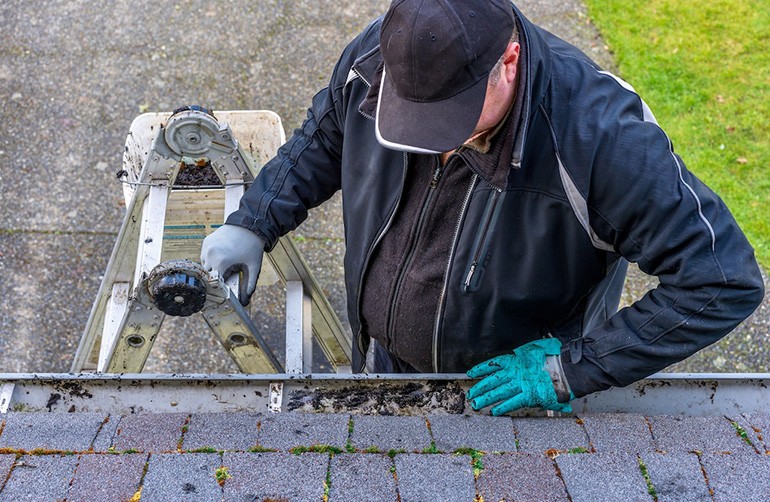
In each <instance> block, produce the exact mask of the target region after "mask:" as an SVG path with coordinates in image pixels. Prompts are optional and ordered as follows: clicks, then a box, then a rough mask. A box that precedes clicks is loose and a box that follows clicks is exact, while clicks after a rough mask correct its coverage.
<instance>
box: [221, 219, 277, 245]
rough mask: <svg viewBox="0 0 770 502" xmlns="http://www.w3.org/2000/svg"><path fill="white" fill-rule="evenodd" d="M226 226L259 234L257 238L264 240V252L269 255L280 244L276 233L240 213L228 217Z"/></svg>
mask: <svg viewBox="0 0 770 502" xmlns="http://www.w3.org/2000/svg"><path fill="white" fill-rule="evenodd" d="M225 225H236V226H239V227H243V228H245V229H247V230H251V231H252V232H254V233H255V234H257V236H258V237H259V238H260V239H262V241H264V243H265V249H264V250H265V252H268V253H269V252H270V251H272V250H273V248H274V247H275V245H276V244H277V243H278V237H280V236H279V235H278V234H277V233H276V232H270V231H269V230H267V228H266V227H267V225H264V224H262V225H261V224H260V221H259V220H255V219H254V218H253V217H248V216H246V217H244V216H241V215H239V214H238V211H236V212H234V213H232V214H231V215H230V216H228V217H227V221H225Z"/></svg>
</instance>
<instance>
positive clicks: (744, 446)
mask: <svg viewBox="0 0 770 502" xmlns="http://www.w3.org/2000/svg"><path fill="white" fill-rule="evenodd" d="M0 424H2V425H0V430H1V431H2V432H1V433H0V500H3V501H5V500H8V501H11V500H13V501H20V500H64V499H66V500H67V501H75V500H88V501H96V500H128V499H131V497H133V496H134V495H135V494H137V493H140V494H141V500H142V501H154V500H161V501H166V500H259V501H266V500H272V501H278V500H286V501H288V500H291V501H292V502H294V501H311V500H312V501H320V500H330V501H337V500H350V501H360V500H367V501H374V500H383V501H396V500H400V501H402V502H409V501H419V500H423V501H427V500H442V501H466V502H470V501H478V500H486V501H493V500H494V501H497V500H564V501H567V500H572V501H573V502H577V501H592V502H596V501H601V500H624V501H632V500H633V501H653V500H656V499H655V498H654V496H657V497H658V498H657V500H687V501H696V500H715V501H728V500H741V501H743V502H749V501H766V500H768V499H770V481H768V480H770V457H768V455H767V454H768V453H770V443H768V442H767V440H766V439H764V437H767V436H768V434H767V432H766V431H767V430H768V427H770V415H767V414H758V415H757V414H755V415H749V416H743V415H740V414H736V416H733V417H724V416H698V417H671V416H643V415H631V414H622V415H615V414H600V415H586V416H582V417H572V418H551V419H547V418H539V419H538V418H510V417H504V418H496V417H489V416H478V415H476V416H468V415H427V416H379V415H377V416H366V415H347V414H321V415H316V414H310V415H308V414H302V413H291V412H289V413H282V414H275V415H262V414H259V413H227V414H217V413H214V414H192V415H187V414H181V413H176V414H135V415H125V416H121V415H109V414H101V413H45V412H43V413H28V412H9V413H8V414H7V415H6V416H4V417H3V416H2V415H0ZM739 432H740V433H742V434H743V435H744V436H745V439H744V438H742V437H740V436H739V434H738V433H739ZM763 434H764V436H763ZM106 479H109V482H106V481H105V480H106ZM326 497H328V498H326ZM132 500H136V499H132Z"/></svg>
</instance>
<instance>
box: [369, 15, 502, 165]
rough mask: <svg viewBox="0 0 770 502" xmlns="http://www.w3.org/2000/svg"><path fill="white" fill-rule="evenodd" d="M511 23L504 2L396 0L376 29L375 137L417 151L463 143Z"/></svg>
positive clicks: (476, 117) (385, 143)
mask: <svg viewBox="0 0 770 502" xmlns="http://www.w3.org/2000/svg"><path fill="white" fill-rule="evenodd" d="M514 25H515V20H514V14H513V7H512V6H511V3H510V1H509V0H395V1H394V2H393V3H392V4H391V6H390V8H389V9H388V12H387V13H386V14H385V19H384V20H383V22H382V29H381V33H380V52H381V53H382V58H383V60H384V62H385V65H384V70H383V73H382V82H381V84H380V94H379V97H378V99H377V118H376V133H377V140H378V141H379V142H380V143H381V144H382V145H383V146H386V147H388V148H394V149H397V150H406V151H413V152H418V153H440V152H447V151H450V150H453V149H455V148H457V147H458V146H460V145H462V144H463V142H465V140H467V139H468V137H470V135H471V133H472V132H473V130H474V129H475V127H476V124H477V123H478V120H479V117H480V116H481V110H482V108H483V106H484V99H485V97H486V90H487V81H488V80H489V73H490V71H491V70H492V68H493V67H494V66H495V63H496V62H497V60H498V59H500V56H502V54H503V52H505V49H506V47H507V46H508V42H509V41H510V39H511V35H512V33H513V28H514Z"/></svg>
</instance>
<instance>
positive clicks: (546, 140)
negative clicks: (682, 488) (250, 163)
mask: <svg viewBox="0 0 770 502" xmlns="http://www.w3.org/2000/svg"><path fill="white" fill-rule="evenodd" d="M516 13H517V15H518V16H519V19H520V22H521V26H522V28H523V30H522V33H521V36H522V37H524V40H523V42H524V43H523V44H522V47H523V48H524V50H526V51H527V53H526V55H525V58H524V60H525V61H526V67H525V68H522V69H521V70H520V75H522V76H523V78H524V79H525V82H524V89H523V92H525V93H526V94H525V100H524V109H523V111H522V118H521V122H520V124H519V134H518V136H517V138H516V141H515V147H514V152H513V155H512V159H511V163H512V166H513V168H512V169H511V171H510V173H509V175H508V179H507V183H504V184H501V185H504V186H496V185H494V184H493V183H492V180H487V179H484V178H483V176H480V175H476V176H474V178H473V181H472V183H471V184H470V185H469V186H468V187H466V188H465V189H464V190H463V192H464V194H465V198H464V200H463V201H462V202H461V203H462V205H463V206H462V211H461V217H460V220H459V221H458V224H457V231H456V236H455V238H454V243H453V247H452V250H451V255H450V256H451V257H450V260H449V263H447V273H446V279H445V284H444V286H443V293H442V296H441V298H440V299H439V301H440V306H439V314H438V316H437V319H436V321H435V330H434V333H433V345H434V351H433V359H434V363H433V366H434V371H437V372H459V371H465V370H467V369H468V368H469V367H471V366H472V365H473V364H476V363H478V362H480V361H482V360H484V359H486V358H488V357H491V356H494V355H497V354H500V353H504V352H509V351H510V350H512V349H513V348H515V347H516V346H518V345H521V344H522V343H526V342H528V341H531V340H533V339H536V338H540V337H543V336H546V335H548V334H549V333H550V334H553V335H555V336H558V337H559V338H560V339H562V341H563V342H564V352H563V356H562V361H563V364H564V371H565V373H566V376H567V379H568V381H569V383H570V386H571V388H572V390H573V392H574V393H575V395H576V396H582V395H585V394H587V393H590V392H593V391H597V390H602V389H605V388H608V387H610V386H622V385H627V384H629V383H631V382H634V381H636V380H638V379H640V378H643V377H645V376H647V375H649V374H651V373H653V372H655V371H658V370H660V369H662V368H664V367H666V366H668V365H670V364H672V363H674V362H677V361H679V360H682V359H684V358H686V357H687V356H689V355H691V354H693V353H694V352H696V351H697V350H699V349H701V348H703V347H705V346H707V345H709V344H711V343H713V342H715V341H717V340H718V339H720V338H721V337H722V336H724V335H725V334H727V333H728V332H730V331H731V330H732V329H733V328H734V327H735V326H736V325H737V324H738V323H739V322H740V321H742V320H743V319H745V318H746V317H747V316H748V315H749V314H750V313H751V312H752V311H753V310H754V309H755V308H756V307H757V305H758V304H759V303H760V302H761V300H762V298H763V294H764V293H763V285H762V279H761V276H760V273H759V269H758V266H757V264H756V261H755V259H754V253H753V250H752V248H751V246H750V245H749V243H748V242H747V240H746V238H745V237H744V235H743V233H742V232H741V230H740V229H739V228H738V225H737V224H736V222H735V221H734V219H733V217H732V216H731V214H730V212H729V211H728V209H727V208H726V207H725V205H724V203H723V202H722V201H721V200H720V198H719V197H718V196H717V195H716V194H714V193H713V192H712V191H711V190H709V189H708V187H706V186H705V185H704V184H703V183H702V182H701V181H699V180H698V179H697V178H696V177H695V176H694V175H693V174H692V173H690V172H689V171H688V170H687V169H686V168H685V166H684V164H683V162H682V160H681V159H680V158H679V157H678V156H677V155H676V154H675V153H674V151H673V147H672V145H671V142H670V140H669V138H668V137H667V136H666V134H665V133H664V132H663V131H662V130H661V129H660V127H658V126H657V125H656V123H655V122H654V118H652V115H651V113H650V112H649V109H648V108H647V107H646V105H645V104H644V103H643V102H642V100H641V99H640V98H639V96H638V95H637V94H635V93H634V91H633V90H632V89H630V87H628V86H627V84H625V83H623V82H622V81H619V80H618V79H616V78H615V77H613V76H612V75H610V74H608V73H606V72H603V71H601V70H600V69H599V68H598V67H597V66H596V65H595V63H593V62H592V61H591V60H590V59H589V58H588V57H587V56H585V55H584V54H583V53H582V52H580V51H579V50H578V49H576V48H575V47H573V46H571V45H569V44H567V43H566V42H564V41H562V40H560V39H558V38H557V37H555V36H553V35H551V34H550V33H548V32H546V31H544V30H542V29H541V28H539V27H537V26H535V25H533V24H532V23H530V22H529V21H528V20H527V19H526V18H524V17H523V16H522V15H521V14H520V13H519V12H518V11H516ZM380 22H381V19H378V20H376V21H374V22H373V23H372V24H371V25H370V26H369V27H368V28H367V29H366V30H364V32H363V33H361V34H360V35H359V36H358V37H357V38H356V39H354V40H353V41H352V42H351V43H350V44H349V45H348V47H347V48H346V49H345V51H344V52H343V54H342V56H341V58H340V60H339V61H338V63H337V65H336V67H335V70H334V73H333V75H332V78H331V82H330V84H329V87H328V88H326V89H323V90H322V91H320V92H319V93H318V94H317V95H316V96H315V97H314V98H313V103H312V106H311V108H310V109H309V110H308V117H307V120H306V121H305V122H304V123H303V125H302V127H301V128H300V129H298V130H297V131H295V133H294V135H293V137H292V138H291V139H290V140H289V141H288V142H287V143H286V144H285V145H284V146H283V147H281V149H280V151H279V153H278V155H277V157H276V158H274V159H273V160H272V161H270V162H269V163H268V164H267V165H266V166H265V167H264V169H263V170H262V172H261V173H260V175H259V176H258V177H257V180H256V181H255V182H254V184H253V186H252V187H251V188H250V189H249V190H248V192H247V193H246V195H245V196H244V197H243V199H242V201H241V206H240V209H239V210H238V211H237V212H235V213H233V214H232V215H231V216H230V217H229V218H228V220H227V223H229V224H236V225H240V226H243V227H246V228H249V229H251V230H253V231H255V232H258V233H259V234H261V235H262V236H263V237H264V238H265V239H266V241H267V243H268V244H267V248H268V249H270V248H271V247H272V246H273V245H274V244H275V242H276V240H277V239H278V237H279V236H281V235H283V234H286V233H287V232H289V231H291V230H293V229H294V228H296V227H297V226H298V225H299V224H300V223H301V222H302V221H303V220H304V219H305V218H306V217H307V212H308V209H310V208H312V207H315V206H317V205H319V204H321V203H322V202H324V201H325V200H327V199H328V198H330V197H331V196H332V195H333V194H334V193H335V192H336V191H337V190H340V189H342V197H343V208H344V214H343V217H344V224H345V245H346V253H345V281H346V287H347V292H348V315H349V318H350V323H351V326H352V328H353V332H354V336H355V341H354V345H355V346H356V348H357V349H358V350H359V351H360V352H364V351H365V347H366V345H367V343H368V337H367V336H366V334H365V333H362V332H361V329H360V323H359V309H360V305H359V303H360V298H359V295H360V286H361V283H362V277H363V274H364V273H365V271H366V269H367V265H368V260H369V257H370V256H371V254H372V250H373V248H374V247H375V246H376V245H377V243H378V241H379V240H380V239H381V237H382V235H383V234H384V233H385V232H387V230H388V227H389V223H390V219H391V217H392V215H393V214H394V211H395V208H396V205H397V203H398V200H399V197H400V194H401V192H402V185H403V180H404V175H405V169H406V165H407V157H406V155H407V154H405V153H403V152H399V151H393V150H388V149H386V148H384V147H382V146H381V145H380V144H379V143H378V142H377V140H376V138H375V133H374V118H373V117H372V116H371V115H370V114H368V113H366V112H363V111H362V110H360V109H359V105H360V104H361V103H362V101H363V100H364V98H365V97H366V94H367V90H368V89H369V86H370V83H371V82H372V78H373V76H374V72H375V70H376V68H377V65H378V64H379V62H380V60H381V57H380V53H379V48H378V42H379V28H380ZM520 88H521V86H520ZM498 184H499V183H498ZM499 185H500V184H499ZM621 256H622V257H624V258H626V259H627V260H628V261H630V262H635V263H638V265H639V267H640V268H641V270H643V271H644V272H646V273H648V274H651V275H655V276H657V277H658V278H659V279H660V286H659V287H658V288H656V289H655V290H653V291H650V292H648V293H647V294H646V295H645V296H644V297H643V298H642V299H640V300H639V301H637V302H636V303H634V304H633V305H631V306H629V307H627V308H624V309H622V310H620V311H619V312H618V313H617V314H615V315H614V316H612V317H611V318H610V319H609V320H607V321H606V322H604V323H603V324H600V325H599V326H598V327H595V328H594V329H592V330H590V331H588V332H586V333H581V329H580V326H581V322H580V321H581V316H582V312H583V308H584V306H585V302H586V298H587V297H588V296H589V295H590V293H591V291H592V289H593V288H594V287H596V285H597V284H598V283H599V282H600V281H601V280H602V279H603V278H604V277H605V275H606V273H607V271H608V269H609V268H610V267H612V265H613V264H614V263H615V262H616V260H618V259H619V258H620V257H621ZM354 352H355V351H354ZM360 352H359V353H358V354H357V357H356V358H355V361H354V365H357V366H359V369H360V364H361V363H362V358H361V353H360Z"/></svg>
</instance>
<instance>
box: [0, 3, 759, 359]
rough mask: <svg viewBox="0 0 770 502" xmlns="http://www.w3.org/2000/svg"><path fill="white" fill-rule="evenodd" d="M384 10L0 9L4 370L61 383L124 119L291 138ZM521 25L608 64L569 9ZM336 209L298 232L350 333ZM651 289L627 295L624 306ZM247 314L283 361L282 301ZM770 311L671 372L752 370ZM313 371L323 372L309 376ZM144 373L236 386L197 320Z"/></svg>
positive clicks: (359, 6) (262, 296) (106, 209)
mask: <svg viewBox="0 0 770 502" xmlns="http://www.w3.org/2000/svg"><path fill="white" fill-rule="evenodd" d="M387 4H388V2H387V1H386V0H376V1H371V0H347V1H345V2H342V3H340V2H335V1H331V0H312V1H311V0H305V1H302V0H296V1H289V0H260V1H259V2H253V1H251V2H247V1H243V0H232V1H227V2H204V1H202V0H180V1H178V2H143V1H138V2H137V1H131V2H127V1H116V2H113V1H107V0H96V1H85V0H78V1H66V2H65V1H55V0H48V1H44V2H23V1H20V0H8V1H5V2H3V3H2V4H0V34H1V35H0V102H2V103H3V106H2V107H0V277H2V280H1V281H0V299H1V300H0V371H3V372H40V371H57V372H58V371H67V370H68V369H69V366H70V363H71V361H72V357H73V355H74V353H75V349H76V347H77V344H78V341H79V339H80V335H81V332H82V329H83V327H84V326H85V323H86V319H87V317H88V312H89V310H90V308H91V305H92V303H93V300H94V297H95V295H96V291H97V288H98V285H99V282H100V276H101V274H102V273H103V271H104V269H105V267H106V264H107V259H108V257H109V254H110V251H111V249H112V246H113V243H114V240H115V237H116V233H117V230H118V229H119V227H120V223H121V221H122V217H123V212H124V205H123V200H122V191H121V187H120V185H119V184H118V182H117V181H116V179H115V172H116V171H118V170H119V169H121V167H122V166H121V156H122V151H123V144H124V142H125V136H126V133H127V131H128V127H129V125H130V123H131V121H132V120H133V118H134V117H136V116H137V115H139V114H140V113H142V112H144V111H169V110H172V109H174V108H175V107H178V106H180V105H184V104H196V103H197V104H202V105H205V106H207V107H210V108H213V109H214V110H217V109H219V110H226V109H271V110H274V111H276V112H277V113H278V114H279V115H280V116H281V117H282V118H283V121H284V127H285V129H286V130H287V132H291V130H293V129H294V128H295V127H297V126H299V124H300V123H301V120H302V118H303V117H304V115H305V109H306V106H307V104H308V103H309V101H310V98H311V97H312V95H313V94H314V93H315V92H316V91H317V90H318V89H319V88H321V87H322V86H323V85H325V83H326V81H327V79H328V76H329V74H330V72H331V69H332V67H333V65H334V62H335V61H336V58H337V55H338V54H339V52H340V51H341V49H342V48H343V47H344V45H345V44H346V42H347V41H348V40H350V39H351V38H352V37H353V36H354V35H355V34H357V33H358V32H359V31H360V30H361V29H362V28H363V27H364V26H365V25H366V24H367V23H368V22H369V21H370V20H371V19H372V18H374V17H376V16H377V15H378V14H380V13H382V12H384V10H385V9H386V7H387ZM519 5H520V7H521V9H522V11H523V12H524V13H525V14H526V15H528V16H529V17H530V18H532V19H533V20H534V21H536V22H539V23H541V24H543V25H544V26H545V27H547V28H548V29H550V30H552V31H554V32H555V33H557V34H560V35H562V36H564V37H565V38H567V39H568V40H570V41H573V42H574V43H576V44H577V45H578V46H580V47H581V48H582V49H583V50H585V51H586V52H587V53H588V54H590V55H591V56H592V57H594V58H595V59H596V60H597V61H599V62H600V63H601V64H602V65H604V66H605V67H607V68H609V69H613V67H614V64H613V62H612V57H611V54H610V53H609V51H608V50H607V48H606V47H605V46H604V45H603V42H602V40H601V37H600V35H599V34H598V33H597V32H596V30H595V28H594V27H593V25H592V24H591V23H590V19H589V17H588V16H587V14H586V10H585V7H584V6H583V5H582V3H580V2H579V1H576V0H571V1H567V2H559V1H555V0H525V1H522V2H520V3H519ZM339 212H340V198H339V196H337V197H335V198H333V199H332V200H331V201H330V202H329V203H327V204H325V205H324V206H322V207H320V208H318V209H316V210H314V211H312V212H311V216H310V218H309V219H308V221H307V222H306V223H305V224H304V225H303V226H302V227H301V228H300V229H299V230H298V231H297V232H296V233H295V237H296V238H297V242H298V244H299V245H300V248H301V249H302V251H303V253H305V256H306V258H307V259H308V261H309V263H310V265H311V266H312V267H313V268H314V270H315V271H316V273H317V275H318V277H319V279H320V281H321V284H322V286H323V288H324V289H325V290H326V292H327V293H328V295H329V297H330V300H331V302H332V305H333V306H334V307H335V309H336V310H337V312H338V314H339V316H340V317H341V318H342V319H343V321H344V319H345V318H346V314H345V301H344V288H343V285H342V280H341V277H342V265H341V264H342V260H341V256H342V254H343V252H344V242H343V230H342V226H341V218H340V215H339ZM649 285H650V283H649V282H648V280H647V279H646V278H644V277H642V276H641V275H635V276H634V278H633V279H632V280H631V281H629V286H628V288H627V289H628V291H627V301H631V299H633V298H635V297H637V296H639V295H641V294H643V292H644V291H645V290H646V288H647V287H648V286H649ZM255 298H256V300H255V302H254V303H255V305H254V306H253V307H252V312H253V315H254V317H255V319H256V321H257V324H258V326H259V327H260V328H262V330H263V332H264V333H265V334H266V335H267V336H268V338H269V340H270V342H271V344H272V345H273V346H274V348H275V350H276V352H277V353H278V356H279V358H282V357H283V354H282V350H281V349H280V347H281V346H282V332H283V322H284V321H283V307H282V302H283V297H282V291H281V288H279V287H271V288H265V290H263V291H260V292H259V293H258V294H257V295H256V296H255ZM768 317H770V308H769V307H768V300H767V299H766V300H765V302H764V304H763V306H762V308H761V309H760V312H759V313H758V314H757V315H755V316H754V317H752V319H750V320H749V321H748V322H747V323H745V324H744V325H743V326H742V327H741V328H740V329H739V330H737V331H736V333H734V334H733V335H731V336H730V337H728V339H727V340H726V341H724V342H722V343H720V344H718V345H717V346H716V347H715V348H714V349H713V350H711V351H706V352H704V353H702V354H699V355H698V356H696V357H695V358H693V359H692V360H691V361H689V362H686V363H684V364H683V365H679V366H678V367H677V369H680V370H689V371H730V370H737V371H762V370H764V364H763V362H764V361H767V360H768V356H770V354H768V347H767V344H766V337H767V333H768V322H767V319H768ZM316 365H317V367H318V368H320V369H322V368H323V361H317V363H316ZM146 369H147V370H148V371H151V372H234V371H236V368H235V366H234V364H233V363H232V362H231V361H230V360H229V359H228V358H227V357H226V356H225V355H224V351H222V350H221V349H220V348H219V345H218V342H216V341H215V340H214V338H213V337H212V336H211V335H210V334H209V333H208V331H207V330H206V329H205V326H203V324H202V322H200V320H197V321H182V320H174V321H173V322H172V321H171V320H169V321H167V324H166V326H165V327H164V329H163V331H162V332H161V336H160V337H159V340H158V342H157V343H156V345H155V348H154V350H153V353H152V354H151V356H150V360H149V361H148V365H147V368H146Z"/></svg>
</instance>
